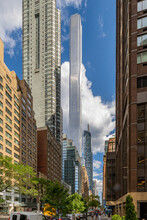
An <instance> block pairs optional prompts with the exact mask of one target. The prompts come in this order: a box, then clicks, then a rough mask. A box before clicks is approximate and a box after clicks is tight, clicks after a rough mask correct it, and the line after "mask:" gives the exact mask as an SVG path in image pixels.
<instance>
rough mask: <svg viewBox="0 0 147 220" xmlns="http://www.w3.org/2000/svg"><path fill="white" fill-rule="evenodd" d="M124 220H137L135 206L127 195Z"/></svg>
mask: <svg viewBox="0 0 147 220" xmlns="http://www.w3.org/2000/svg"><path fill="white" fill-rule="evenodd" d="M125 220H137V214H136V212H135V206H134V204H133V198H132V197H131V196H130V195H128V196H127V197H126V215H125Z"/></svg>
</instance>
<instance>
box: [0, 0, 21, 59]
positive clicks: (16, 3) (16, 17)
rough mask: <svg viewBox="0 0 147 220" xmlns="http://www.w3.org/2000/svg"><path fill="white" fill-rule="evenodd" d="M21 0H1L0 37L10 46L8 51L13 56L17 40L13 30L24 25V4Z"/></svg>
mask: <svg viewBox="0 0 147 220" xmlns="http://www.w3.org/2000/svg"><path fill="white" fill-rule="evenodd" d="M21 2H22V1H20V0H13V1H12V0H5V1H1V2H0V15H1V18H0V37H1V38H2V40H3V41H4V42H5V46H6V47H7V48H9V50H8V53H9V54H10V55H11V56H12V55H13V53H14V51H13V48H14V47H15V45H16V41H17V40H20V39H19V37H18V39H14V38H13V37H12V36H11V33H12V32H13V31H16V30H17V29H19V28H21V26H22V5H21Z"/></svg>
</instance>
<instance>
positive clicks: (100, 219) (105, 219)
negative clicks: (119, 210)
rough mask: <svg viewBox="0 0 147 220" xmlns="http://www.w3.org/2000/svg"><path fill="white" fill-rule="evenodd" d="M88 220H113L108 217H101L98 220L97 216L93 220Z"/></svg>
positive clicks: (91, 219) (89, 219)
mask: <svg viewBox="0 0 147 220" xmlns="http://www.w3.org/2000/svg"><path fill="white" fill-rule="evenodd" d="M88 220H111V218H107V217H106V216H101V217H98V218H96V217H95V216H94V217H93V218H91V217H88Z"/></svg>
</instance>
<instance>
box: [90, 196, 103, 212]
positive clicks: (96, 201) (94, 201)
mask: <svg viewBox="0 0 147 220" xmlns="http://www.w3.org/2000/svg"><path fill="white" fill-rule="evenodd" d="M99 206H100V198H99V196H93V195H91V196H89V198H88V207H91V208H92V209H93V208H97V207H99Z"/></svg>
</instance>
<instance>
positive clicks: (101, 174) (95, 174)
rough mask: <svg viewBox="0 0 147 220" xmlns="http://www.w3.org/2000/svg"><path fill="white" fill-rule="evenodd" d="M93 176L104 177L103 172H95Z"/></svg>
mask: <svg viewBox="0 0 147 220" xmlns="http://www.w3.org/2000/svg"><path fill="white" fill-rule="evenodd" d="M93 177H97V178H102V177H103V173H97V172H93Z"/></svg>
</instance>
